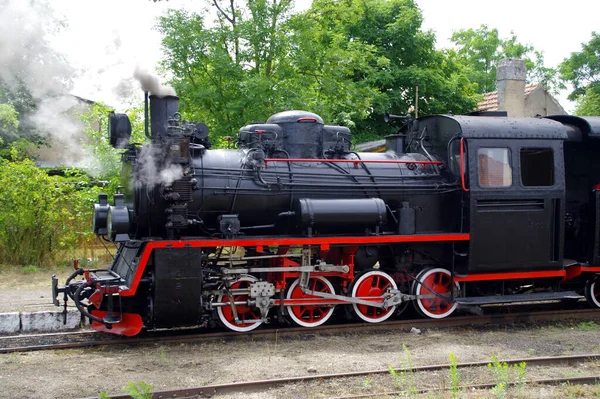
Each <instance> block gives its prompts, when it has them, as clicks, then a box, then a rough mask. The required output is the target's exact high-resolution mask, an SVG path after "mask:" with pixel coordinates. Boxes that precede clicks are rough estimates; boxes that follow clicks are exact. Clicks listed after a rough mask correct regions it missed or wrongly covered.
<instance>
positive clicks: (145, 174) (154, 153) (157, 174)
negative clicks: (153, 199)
mask: <svg viewBox="0 0 600 399" xmlns="http://www.w3.org/2000/svg"><path fill="white" fill-rule="evenodd" d="M160 156H161V150H160V149H159V148H157V147H153V146H150V145H145V146H143V147H142V148H141V150H140V154H139V157H138V174H137V177H138V179H137V181H136V183H137V184H144V185H146V186H147V187H148V188H152V187H154V186H157V185H159V184H164V185H166V186H169V185H171V184H172V183H173V182H174V181H175V180H178V179H181V178H182V177H183V167H181V165H177V164H168V165H165V166H162V167H160V166H159V163H158V161H157V160H158V159H160Z"/></svg>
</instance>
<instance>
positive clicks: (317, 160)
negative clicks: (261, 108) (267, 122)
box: [265, 158, 442, 168]
mask: <svg viewBox="0 0 600 399" xmlns="http://www.w3.org/2000/svg"><path fill="white" fill-rule="evenodd" d="M269 162H314V163H317V162H324V163H354V167H355V168H358V164H360V163H397V164H414V165H423V167H425V165H441V164H442V162H441V161H408V160H401V159H316V158H315V159H313V158H265V167H267V166H268V164H269Z"/></svg>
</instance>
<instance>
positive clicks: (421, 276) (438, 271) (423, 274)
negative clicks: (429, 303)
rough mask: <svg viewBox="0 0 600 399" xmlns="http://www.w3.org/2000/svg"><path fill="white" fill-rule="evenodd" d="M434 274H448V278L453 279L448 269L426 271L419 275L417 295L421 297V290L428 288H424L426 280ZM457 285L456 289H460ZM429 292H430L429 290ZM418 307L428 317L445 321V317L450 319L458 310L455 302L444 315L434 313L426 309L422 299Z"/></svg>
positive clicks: (418, 302)
mask: <svg viewBox="0 0 600 399" xmlns="http://www.w3.org/2000/svg"><path fill="white" fill-rule="evenodd" d="M434 273H443V274H446V275H448V276H450V277H451V274H450V272H449V271H448V270H446V269H442V268H435V269H431V270H427V271H425V273H423V272H421V273H419V275H417V278H416V280H417V282H416V287H415V295H421V290H422V289H426V287H423V285H422V284H420V283H422V282H423V280H425V279H426V278H427V277H429V276H430V275H432V274H434ZM454 284H455V285H456V288H457V289H458V288H459V285H458V283H456V282H455V283H454ZM428 291H429V290H428ZM417 305H418V306H419V309H420V310H421V312H423V314H424V315H425V316H427V317H430V318H432V319H443V318H444V317H448V316H450V315H451V314H452V312H454V310H456V307H457V306H458V304H457V303H456V302H455V303H454V304H453V305H452V307H451V308H450V309H448V310H447V311H446V312H444V313H442V314H437V313H432V312H430V311H429V310H427V309H426V308H425V306H423V303H422V302H421V299H419V298H417Z"/></svg>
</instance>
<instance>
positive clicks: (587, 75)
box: [559, 32, 600, 105]
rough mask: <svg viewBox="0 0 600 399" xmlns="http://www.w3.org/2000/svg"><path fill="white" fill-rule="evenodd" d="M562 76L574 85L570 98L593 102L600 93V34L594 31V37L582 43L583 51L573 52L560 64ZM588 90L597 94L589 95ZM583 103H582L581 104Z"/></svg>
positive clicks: (587, 102) (588, 102)
mask: <svg viewBox="0 0 600 399" xmlns="http://www.w3.org/2000/svg"><path fill="white" fill-rule="evenodd" d="M559 70H560V75H561V78H562V79H563V80H565V81H567V82H569V83H571V84H572V85H573V91H572V92H571V93H570V94H569V99H570V100H577V99H581V98H582V97H584V96H585V97H588V98H585V99H583V100H581V101H584V102H585V103H586V104H591V102H593V101H594V99H597V98H598V94H600V34H598V33H596V32H592V38H591V39H590V41H589V42H587V43H582V44H581V51H579V52H575V53H571V56H570V57H569V58H565V60H564V61H563V62H562V63H561V64H560V67H559ZM588 91H593V92H594V93H595V94H591V95H590V96H587V94H588ZM580 105H581V104H580Z"/></svg>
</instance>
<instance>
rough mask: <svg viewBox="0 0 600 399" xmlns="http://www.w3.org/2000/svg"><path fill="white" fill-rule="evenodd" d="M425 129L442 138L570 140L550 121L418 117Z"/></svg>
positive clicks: (563, 128)
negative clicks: (432, 130)
mask: <svg viewBox="0 0 600 399" xmlns="http://www.w3.org/2000/svg"><path fill="white" fill-rule="evenodd" d="M598 119H599V122H600V118H598ZM425 126H427V128H428V129H434V130H436V131H437V133H438V134H441V135H443V136H451V137H452V136H458V137H464V138H468V139H470V138H477V139H543V140H567V139H568V135H567V131H566V129H565V126H564V125H563V124H562V123H560V122H557V121H555V120H551V119H540V118H507V117H494V116H463V115H431V116H425V117H422V118H419V129H420V130H422V129H423V128H424V127H425ZM599 127H600V126H599ZM432 133H434V132H432Z"/></svg>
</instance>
